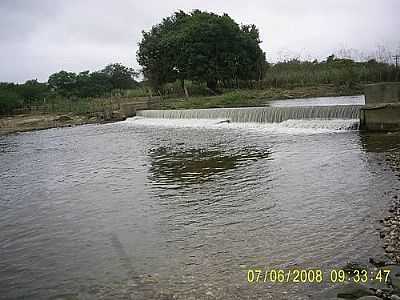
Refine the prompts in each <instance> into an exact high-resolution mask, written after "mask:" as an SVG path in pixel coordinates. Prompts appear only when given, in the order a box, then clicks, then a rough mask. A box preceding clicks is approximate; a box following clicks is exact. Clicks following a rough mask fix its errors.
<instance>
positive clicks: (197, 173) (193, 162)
mask: <svg viewBox="0 0 400 300" xmlns="http://www.w3.org/2000/svg"><path fill="white" fill-rule="evenodd" d="M214 148H217V147H214ZM269 155H270V153H269V152H267V151H265V152H264V151H259V150H257V149H255V150H252V149H241V152H236V153H232V154H230V153H223V152H222V151H219V150H216V149H215V150H209V149H184V148H183V149H179V148H177V147H174V148H171V147H169V148H167V147H159V148H157V149H151V151H150V153H149V156H150V158H151V168H150V172H151V174H152V175H153V176H152V177H151V179H152V181H153V182H154V183H155V184H161V185H165V184H167V185H168V184H170V183H181V184H184V185H185V184H194V183H201V182H204V181H208V180H212V178H213V177H214V176H215V175H217V174H219V176H223V173H224V172H225V171H227V170H229V169H234V168H237V167H240V166H241V165H243V164H245V163H248V162H249V161H254V160H258V159H262V158H268V156H269ZM168 187H171V186H170V185H168Z"/></svg>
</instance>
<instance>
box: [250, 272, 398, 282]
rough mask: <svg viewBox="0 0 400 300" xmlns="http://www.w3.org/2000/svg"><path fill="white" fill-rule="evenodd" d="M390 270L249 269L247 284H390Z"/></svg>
mask: <svg viewBox="0 0 400 300" xmlns="http://www.w3.org/2000/svg"><path fill="white" fill-rule="evenodd" d="M389 274H390V270H385V269H379V270H376V271H374V272H372V271H368V270H367V269H363V270H352V271H345V270H342V269H333V270H330V271H323V270H321V269H293V270H282V269H271V270H262V269H249V270H247V282H248V283H250V284H254V283H264V282H265V283H307V284H309V283H324V282H330V283H343V282H353V283H366V282H385V283H386V282H388V280H389Z"/></svg>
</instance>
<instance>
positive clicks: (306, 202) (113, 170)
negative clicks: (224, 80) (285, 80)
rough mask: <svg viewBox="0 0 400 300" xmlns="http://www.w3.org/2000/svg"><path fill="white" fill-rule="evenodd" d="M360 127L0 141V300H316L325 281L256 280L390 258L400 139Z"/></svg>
mask: <svg viewBox="0 0 400 300" xmlns="http://www.w3.org/2000/svg"><path fill="white" fill-rule="evenodd" d="M345 100H346V99H345ZM315 101H316V104H315V105H318V106H320V105H321V101H320V99H319V100H318V99H317V100H315ZM331 101H333V100H331ZM348 101H349V103H351V104H360V103H354V98H349V99H348ZM328 102H329V101H328ZM344 102H346V101H344ZM356 102H357V101H356ZM292 103H293V101H292V102H290V104H292ZM322 104H324V103H322ZM339 104H340V105H342V104H343V99H341V100H340V103H339ZM280 105H281V103H280V102H278V103H275V104H272V107H279V106H280ZM300 105H301V103H299V106H300ZM355 121H356V120H340V119H339V120H338V119H334V120H312V119H311V120H310V119H309V120H307V119H304V120H286V121H283V122H282V123H257V122H249V123H235V122H231V123H220V121H219V120H217V119H207V118H205V119H186V118H183V117H182V118H180V119H161V118H147V117H136V118H131V119H128V120H126V121H123V122H118V123H112V124H103V125H84V126H77V127H72V128H61V129H50V130H44V131H36V132H27V133H20V134H11V135H7V136H1V137H0V191H1V193H0V232H1V239H0V249H1V255H0V298H1V299H150V298H157V299H172V298H173V297H175V298H174V299H215V298H216V299H253V298H257V297H259V298H262V299H308V298H307V297H308V295H310V294H312V293H314V292H317V291H319V290H321V289H324V288H327V287H328V286H329V284H328V283H327V282H325V283H323V284H290V283H271V282H267V283H258V284H249V283H248V282H247V271H248V269H254V268H260V269H263V270H265V269H279V268H280V269H293V268H298V269H305V268H307V269H309V268H320V269H324V270H331V269H334V268H339V267H340V266H343V265H345V264H346V263H347V262H348V261H361V262H366V261H368V258H369V257H371V256H374V255H379V254H381V253H382V241H381V240H380V238H379V234H378V231H377V228H378V227H379V226H380V224H379V222H378V221H379V220H380V219H381V218H382V216H383V215H384V214H385V212H386V211H387V208H388V205H389V203H390V199H389V198H388V197H386V195H385V193H386V192H387V191H388V190H390V189H392V188H394V187H400V184H399V181H398V179H397V178H396V176H394V173H393V172H392V170H391V169H390V168H389V167H388V166H386V162H385V160H384V156H385V154H386V153H388V152H398V151H399V144H398V143H397V142H398V139H397V140H395V141H394V142H393V143H390V142H388V141H387V138H385V136H386V135H384V134H381V135H376V134H374V135H372V134H367V133H362V132H359V131H358V130H354V126H352V124H350V123H352V122H355Z"/></svg>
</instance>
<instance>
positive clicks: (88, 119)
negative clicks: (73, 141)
mask: <svg viewBox="0 0 400 300" xmlns="http://www.w3.org/2000/svg"><path fill="white" fill-rule="evenodd" d="M124 119H125V117H124V116H123V115H121V114H111V115H108V116H106V115H104V114H93V115H76V114H72V113H69V114H25V115H15V116H9V117H1V118H0V135H5V134H10V133H15V132H24V131H33V130H42V129H49V128H56V127H71V126H76V125H83V124H94V123H106V122H115V121H122V120H124Z"/></svg>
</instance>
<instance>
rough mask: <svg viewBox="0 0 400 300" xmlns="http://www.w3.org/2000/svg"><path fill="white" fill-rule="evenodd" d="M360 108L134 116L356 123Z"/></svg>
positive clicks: (141, 113) (230, 110)
mask: <svg viewBox="0 0 400 300" xmlns="http://www.w3.org/2000/svg"><path fill="white" fill-rule="evenodd" d="M361 107H362V106H361V105H335V106H292V107H244V108H212V109H185V110H142V111H138V112H137V116H141V117H145V118H164V119H165V118H166V119H223V120H230V121H231V122H240V123H242V122H253V123H280V122H284V121H287V120H310V119H311V120H314V119H319V120H321V119H325V120H331V119H358V118H359V112H360V108H361Z"/></svg>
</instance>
